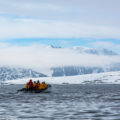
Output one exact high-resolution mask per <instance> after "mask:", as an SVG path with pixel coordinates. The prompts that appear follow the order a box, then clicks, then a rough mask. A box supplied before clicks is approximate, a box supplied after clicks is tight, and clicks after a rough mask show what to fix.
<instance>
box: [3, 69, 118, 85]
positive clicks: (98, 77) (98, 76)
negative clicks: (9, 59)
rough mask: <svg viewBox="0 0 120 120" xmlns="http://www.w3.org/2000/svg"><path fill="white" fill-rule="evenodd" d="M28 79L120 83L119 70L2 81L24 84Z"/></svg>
mask: <svg viewBox="0 0 120 120" xmlns="http://www.w3.org/2000/svg"><path fill="white" fill-rule="evenodd" d="M29 79H32V80H33V81H37V80H40V82H42V81H45V82H46V83H49V84H120V71H117V72H104V73H95V74H86V75H77V76H63V77H40V78H25V79H17V80H6V81H4V83H5V84H25V83H26V82H27V81H28V80H29Z"/></svg>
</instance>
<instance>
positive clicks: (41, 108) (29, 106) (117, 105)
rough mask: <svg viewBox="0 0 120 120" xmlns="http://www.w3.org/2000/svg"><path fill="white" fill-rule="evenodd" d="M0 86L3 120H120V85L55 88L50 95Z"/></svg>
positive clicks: (17, 87)
mask: <svg viewBox="0 0 120 120" xmlns="http://www.w3.org/2000/svg"><path fill="white" fill-rule="evenodd" d="M23 87H24V85H1V86H0V120H120V85H89V84H86V85H52V89H51V90H50V91H49V92H46V93H23V92H19V93H17V89H20V88H23Z"/></svg>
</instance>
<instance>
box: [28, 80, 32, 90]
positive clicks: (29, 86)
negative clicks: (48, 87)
mask: <svg viewBox="0 0 120 120" xmlns="http://www.w3.org/2000/svg"><path fill="white" fill-rule="evenodd" d="M28 88H29V89H33V82H32V80H30V81H29V83H28Z"/></svg>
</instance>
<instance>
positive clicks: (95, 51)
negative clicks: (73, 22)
mask: <svg viewBox="0 0 120 120" xmlns="http://www.w3.org/2000/svg"><path fill="white" fill-rule="evenodd" d="M71 49H73V50H75V51H77V52H79V53H87V54H94V55H118V54H117V53H116V52H114V51H112V50H107V49H96V48H87V47H79V46H74V47H72V48H71Z"/></svg>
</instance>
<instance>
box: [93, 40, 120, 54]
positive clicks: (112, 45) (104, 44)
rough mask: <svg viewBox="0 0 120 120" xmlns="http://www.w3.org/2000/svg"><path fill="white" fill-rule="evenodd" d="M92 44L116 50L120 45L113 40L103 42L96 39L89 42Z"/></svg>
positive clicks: (118, 49) (119, 49)
mask: <svg viewBox="0 0 120 120" xmlns="http://www.w3.org/2000/svg"><path fill="white" fill-rule="evenodd" d="M91 45H92V46H94V47H96V48H106V49H110V50H111V49H112V50H113V49H114V51H116V52H118V51H120V45H119V44H116V43H113V42H106V41H105V42H104V41H101V42H100V41H98V42H93V43H91Z"/></svg>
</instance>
